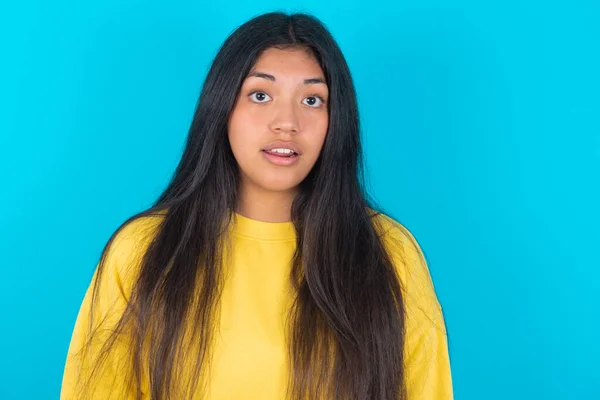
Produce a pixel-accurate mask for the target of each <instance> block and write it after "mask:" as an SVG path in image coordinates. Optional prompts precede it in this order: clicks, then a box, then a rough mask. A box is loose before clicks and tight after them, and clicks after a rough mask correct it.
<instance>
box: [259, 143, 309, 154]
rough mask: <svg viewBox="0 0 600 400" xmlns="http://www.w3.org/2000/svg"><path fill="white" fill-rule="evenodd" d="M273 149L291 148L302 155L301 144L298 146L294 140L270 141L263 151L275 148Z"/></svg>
mask: <svg viewBox="0 0 600 400" xmlns="http://www.w3.org/2000/svg"><path fill="white" fill-rule="evenodd" d="M273 149H290V150H292V151H294V153H296V154H298V155H299V156H301V155H302V149H301V148H300V146H298V145H297V144H296V143H294V142H284V141H281V140H278V141H276V142H273V143H269V144H268V145H267V146H265V147H264V148H263V151H265V150H273Z"/></svg>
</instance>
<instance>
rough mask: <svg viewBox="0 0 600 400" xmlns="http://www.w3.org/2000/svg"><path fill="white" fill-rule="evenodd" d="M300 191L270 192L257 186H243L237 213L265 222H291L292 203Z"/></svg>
mask: <svg viewBox="0 0 600 400" xmlns="http://www.w3.org/2000/svg"><path fill="white" fill-rule="evenodd" d="M297 193H298V190H297V189H296V188H294V189H290V190H286V191H269V190H266V189H264V188H261V187H258V186H256V185H251V184H247V185H242V189H241V190H240V192H239V198H238V204H237V207H236V210H235V211H236V212H237V213H238V214H241V215H243V216H244V217H246V218H250V219H254V220H258V221H263V222H289V221H291V219H292V218H291V209H292V202H293V201H294V197H296V194H297Z"/></svg>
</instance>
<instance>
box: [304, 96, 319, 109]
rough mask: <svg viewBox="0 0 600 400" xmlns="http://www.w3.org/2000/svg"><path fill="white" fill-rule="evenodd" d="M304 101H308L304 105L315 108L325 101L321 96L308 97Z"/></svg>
mask: <svg viewBox="0 0 600 400" xmlns="http://www.w3.org/2000/svg"><path fill="white" fill-rule="evenodd" d="M304 100H306V103H304V104H306V105H307V106H310V107H313V108H318V107H319V106H320V105H321V104H322V103H324V101H323V99H322V98H320V97H319V96H308V97H307V98H305V99H304Z"/></svg>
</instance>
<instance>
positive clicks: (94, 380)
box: [60, 226, 136, 400]
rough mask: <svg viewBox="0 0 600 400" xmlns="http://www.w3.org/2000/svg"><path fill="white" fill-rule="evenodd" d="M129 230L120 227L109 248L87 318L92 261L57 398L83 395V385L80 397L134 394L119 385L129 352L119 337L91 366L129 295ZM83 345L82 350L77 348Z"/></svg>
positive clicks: (131, 244) (131, 245)
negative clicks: (102, 357) (93, 301)
mask: <svg viewBox="0 0 600 400" xmlns="http://www.w3.org/2000/svg"><path fill="white" fill-rule="evenodd" d="M131 233H132V227H131V226H126V227H125V228H123V229H122V230H121V231H120V232H119V234H117V236H116V237H115V239H114V240H113V242H112V244H111V246H110V248H109V251H108V253H107V256H106V260H105V265H104V270H103V272H102V275H101V279H100V281H99V283H98V284H99V287H98V293H97V298H96V302H95V304H94V309H93V315H92V316H91V317H90V311H91V308H92V294H93V290H94V285H95V280H96V276H97V274H98V265H97V266H96V269H95V271H94V274H93V277H92V280H91V282H90V283H89V285H88V287H87V290H86V292H85V296H84V298H83V302H82V303H81V306H80V308H79V313H78V315H77V319H76V321H75V326H74V329H73V333H72V336H71V341H70V345H69V349H68V352H67V358H66V363H65V367H64V372H63V380H62V386H61V393H60V399H61V400H71V399H81V398H83V391H82V389H86V391H85V394H86V398H89V399H107V400H110V399H130V398H132V399H133V398H135V396H134V393H133V392H132V391H131V390H129V389H127V387H128V385H126V384H125V381H126V380H125V378H126V377H127V376H128V375H129V374H128V372H130V371H129V370H128V369H127V368H128V365H129V363H128V361H129V360H128V357H127V356H128V354H129V352H128V351H127V347H126V345H127V340H126V339H125V338H123V337H117V339H116V341H115V342H114V345H113V347H112V348H111V349H110V351H109V352H106V353H104V354H105V358H104V361H103V362H102V363H100V364H96V361H97V359H98V356H100V355H101V354H102V353H103V346H104V344H105V343H106V342H107V340H108V339H109V335H110V333H111V332H112V330H113V329H114V327H115V326H116V324H117V322H118V321H119V319H120V317H121V316H122V314H123V312H124V311H125V308H126V306H127V302H128V300H129V296H130V293H131V286H132V283H133V279H132V276H131V269H130V268H128V267H129V266H130V265H131V261H132V259H133V257H134V256H135V255H136V251H135V250H136V249H135V246H134V244H135V241H134V239H133V237H132V236H131ZM92 332H93V333H94V334H93V335H91V333H92ZM90 339H91V341H90ZM88 342H89V343H88ZM84 347H85V350H87V351H82V350H84ZM97 365H99V367H98V366H97ZM94 368H95V369H94ZM88 378H90V380H89V381H88V380H87V379H88Z"/></svg>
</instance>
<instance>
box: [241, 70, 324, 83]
mask: <svg viewBox="0 0 600 400" xmlns="http://www.w3.org/2000/svg"><path fill="white" fill-rule="evenodd" d="M251 76H254V77H257V78H263V79H267V80H269V81H271V82H275V81H276V79H275V77H274V76H273V75H271V74H265V73H264V72H250V73H249V74H248V78H250V77H251ZM317 83H322V84H324V85H327V83H326V82H325V79H323V78H318V77H317V78H309V79H305V80H304V84H305V85H314V84H317Z"/></svg>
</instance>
